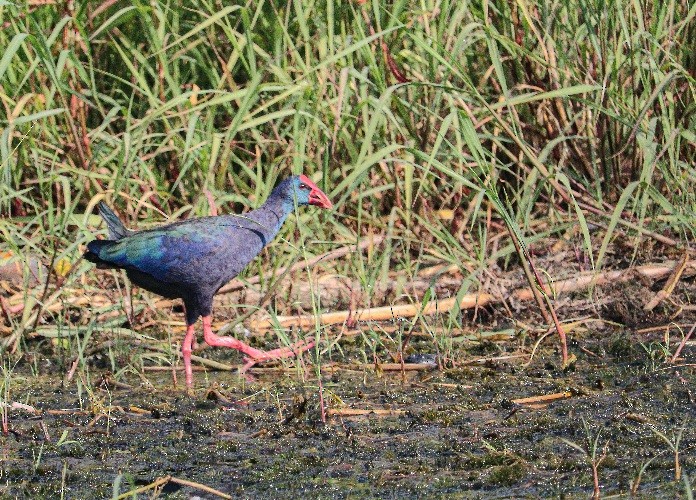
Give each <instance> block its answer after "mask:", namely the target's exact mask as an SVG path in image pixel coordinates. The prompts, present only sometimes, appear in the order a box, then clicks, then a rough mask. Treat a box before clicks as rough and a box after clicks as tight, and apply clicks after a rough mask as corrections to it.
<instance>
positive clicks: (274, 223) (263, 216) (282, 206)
mask: <svg viewBox="0 0 696 500" xmlns="http://www.w3.org/2000/svg"><path fill="white" fill-rule="evenodd" d="M294 208H295V207H294V204H293V203H288V201H287V200H284V199H282V198H280V197H278V198H276V197H274V196H271V197H270V198H269V199H268V200H267V201H266V203H264V204H263V205H262V206H261V207H259V208H257V209H256V210H254V211H252V212H249V213H248V214H247V215H248V216H249V217H250V218H252V219H254V220H255V221H256V222H258V223H259V224H260V225H261V226H262V227H263V228H264V229H265V231H264V232H265V233H266V236H267V238H268V241H270V240H271V239H272V238H273V237H275V235H276V234H278V231H280V228H281V226H282V225H283V222H285V219H287V218H288V215H290V212H292V211H293V209H294Z"/></svg>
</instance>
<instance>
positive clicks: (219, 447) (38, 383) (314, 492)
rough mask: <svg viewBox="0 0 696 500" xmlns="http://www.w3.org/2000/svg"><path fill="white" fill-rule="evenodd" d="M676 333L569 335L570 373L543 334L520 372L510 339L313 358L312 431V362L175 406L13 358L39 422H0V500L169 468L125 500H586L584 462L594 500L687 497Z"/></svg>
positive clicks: (144, 479) (98, 486) (13, 386)
mask: <svg viewBox="0 0 696 500" xmlns="http://www.w3.org/2000/svg"><path fill="white" fill-rule="evenodd" d="M675 338H676V335H675V333H674V331H673V332H672V344H670V346H668V348H667V349H666V346H665V344H664V333H663V332H657V333H653V334H638V333H636V332H635V331H632V330H629V329H622V330H609V329H605V330H603V331H593V332H585V333H584V334H582V335H578V336H575V337H574V339H573V342H571V351H572V352H573V353H574V354H575V355H576V356H577V362H576V363H575V364H574V365H573V366H572V367H571V368H570V369H567V370H561V369H560V368H559V366H558V356H557V354H556V352H555V349H554V344H555V340H554V339H553V338H552V337H549V338H547V340H546V341H544V344H543V345H544V348H543V349H542V350H541V351H540V352H538V353H537V355H536V356H535V358H534V360H533V361H532V363H531V364H529V366H525V365H524V363H526V362H527V361H528V356H527V357H524V358H510V359H507V360H506V359H500V357H501V356H506V355H510V354H513V353H514V352H513V349H515V348H518V347H519V346H520V345H522V344H524V342H523V341H522V340H520V339H518V340H512V341H510V340H507V341H506V342H489V341H485V342H466V343H462V344H461V345H460V346H458V347H457V348H456V349H455V350H454V351H452V353H451V354H453V355H455V357H456V358H458V359H460V360H475V359H488V361H482V362H474V363H471V364H468V365H464V364H462V363H460V364H459V365H458V366H450V367H445V368H444V369H440V368H437V367H432V368H428V369H422V368H423V367H419V368H420V369H418V370H411V371H403V372H400V371H395V372H387V371H383V370H379V369H377V370H375V369H374V367H373V366H371V365H362V367H361V368H356V366H358V365H353V369H337V367H336V365H333V366H329V365H327V364H326V361H325V360H324V361H323V362H324V363H325V365H324V367H323V368H322V371H321V382H322V384H321V385H322V387H323V392H322V394H323V401H324V408H325V410H326V412H327V413H328V415H327V421H326V423H324V422H322V418H321V416H322V405H321V400H320V397H319V395H320V389H319V384H318V380H319V379H318V378H317V376H316V366H315V365H313V364H311V363H307V364H306V365H305V367H306V370H304V371H303V370H302V368H301V367H300V368H289V369H286V370H284V371H279V370H274V369H266V370H265V371H262V370H257V371H256V373H257V375H256V378H255V380H253V381H248V380H247V379H245V378H244V377H242V376H240V375H238V374H235V373H225V372H209V373H207V374H204V373H202V372H196V373H195V376H196V383H197V390H196V393H195V395H194V396H193V397H191V396H188V395H186V394H185V392H184V391H183V390H181V389H174V388H172V380H171V375H170V374H168V373H153V372H145V373H144V374H140V375H137V374H125V375H123V376H122V377H120V379H119V381H120V382H122V383H125V384H128V386H129V387H125V386H112V387H110V388H109V387H104V386H103V385H102V384H100V383H98V382H97V381H96V380H98V379H99V376H100V374H101V373H102V372H100V371H99V370H98V369H97V368H96V367H93V368H92V369H91V371H90V376H91V380H93V381H94V382H93V383H92V384H89V383H82V382H85V380H84V374H82V379H81V378H80V376H81V375H80V374H79V373H78V375H77V376H76V378H75V379H74V380H73V381H72V382H70V383H67V384H66V383H64V382H63V380H62V375H60V374H58V373H57V371H56V370H54V369H51V368H40V367H41V366H44V365H45V363H47V360H44V361H39V362H36V361H35V362H34V363H28V362H20V363H19V364H18V365H17V366H16V367H15V369H14V371H13V372H12V374H11V379H10V380H9V387H10V394H9V397H8V398H6V400H8V401H15V402H19V403H23V404H26V405H30V406H32V407H34V408H35V409H36V410H39V411H40V413H39V414H33V413H31V412H30V411H28V410H27V409H26V408H12V409H10V410H9V412H8V427H9V431H10V432H9V434H8V435H6V436H0V460H1V465H0V497H2V498H61V497H63V498H111V497H112V495H114V492H116V493H117V494H119V493H124V492H128V491H132V490H134V489H136V488H139V487H143V486H146V485H148V484H150V483H152V482H153V481H156V480H157V479H158V478H160V477H163V476H169V475H171V476H173V477H175V478H178V479H185V480H188V481H192V482H194V483H197V485H192V486H187V485H182V484H180V483H174V482H168V483H166V484H165V485H164V486H163V488H162V489H160V490H158V491H156V490H153V489H150V490H148V491H146V492H144V493H142V494H141V495H140V496H138V498H147V497H150V496H152V495H153V494H159V495H161V496H162V497H165V498H192V497H195V496H198V497H200V498H215V496H214V494H212V493H210V492H206V491H203V490H202V489H200V486H199V485H205V486H208V487H211V488H215V489H217V490H220V491H222V492H225V493H226V494H228V495H232V496H233V497H235V498H300V497H301V496H302V495H311V497H312V498H404V497H407V498H416V497H426V496H427V497H428V498H502V497H516V498H525V497H526V498H536V497H567V498H586V497H587V496H588V495H590V494H591V493H592V490H593V476H592V455H593V453H594V454H595V457H596V459H600V458H601V463H599V467H598V477H599V484H600V487H601V492H602V495H611V494H624V495H626V494H629V492H630V491H631V488H632V487H633V488H634V489H635V490H636V491H637V493H638V494H639V495H643V496H644V497H646V498H651V497H655V496H667V497H670V498H674V497H675V496H677V497H683V498H686V494H685V488H686V485H688V478H687V479H685V478H684V475H685V474H686V475H687V476H688V477H696V448H695V447H696V431H694V429H693V425H692V420H693V419H692V416H693V414H694V410H695V409H696V403H695V401H694V394H693V386H694V381H695V377H696V373H695V371H694V363H693V362H694V360H693V357H694V356H693V351H694V347H693V346H691V345H687V347H686V348H685V350H684V352H683V356H682V359H681V360H679V361H678V362H676V363H669V362H667V360H666V350H668V349H671V351H672V352H673V351H674V348H675V343H674V342H675V341H674V339H675ZM431 348H432V341H430V342H424V341H420V342H418V341H416V340H414V341H413V342H412V345H411V347H410V349H411V350H413V351H416V352H418V351H420V352H426V353H427V351H428V349H431ZM226 355H227V356H230V357H234V356H235V355H234V354H226ZM345 355H346V358H349V357H350V353H349V352H348V351H346V354H345ZM426 359H427V358H426ZM421 361H422V360H421ZM37 366H38V367H39V369H38V371H39V372H40V374H37V368H36V367H37ZM46 366H48V365H46ZM342 366H344V367H345V365H342ZM76 380H77V381H78V382H76ZM80 380H82V382H79V381H80ZM145 380H147V381H149V383H151V384H152V385H148V384H146V383H144V381H145ZM6 382H7V379H6ZM211 387H212V388H213V389H214V390H213V391H212V392H207V391H206V388H211ZM563 393H565V395H563V396H559V399H556V400H548V401H543V400H541V401H537V402H536V403H534V402H532V403H528V404H524V403H523V404H518V403H515V402H514V400H516V399H519V398H525V397H533V396H541V395H548V394H563ZM6 396H7V394H6ZM354 410H377V412H376V413H369V412H363V413H362V414H358V415H355V414H354V413H359V412H355V411H354ZM677 440H678V443H677ZM675 448H676V450H677V452H676V453H675ZM676 457H678V461H679V465H680V467H681V469H682V472H681V477H680V478H679V479H676V476H677V475H678V474H677V472H676V471H675V458H676ZM641 469H644V471H643V472H641ZM636 481H638V483H636ZM134 497H135V496H130V497H129V498H134Z"/></svg>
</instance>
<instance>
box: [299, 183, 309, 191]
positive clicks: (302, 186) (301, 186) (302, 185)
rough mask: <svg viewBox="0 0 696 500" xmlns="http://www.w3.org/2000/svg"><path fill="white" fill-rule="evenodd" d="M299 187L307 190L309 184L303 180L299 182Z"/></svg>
mask: <svg viewBox="0 0 696 500" xmlns="http://www.w3.org/2000/svg"><path fill="white" fill-rule="evenodd" d="M300 189H306V190H307V191H309V186H308V185H307V184H305V183H304V182H303V183H301V184H300Z"/></svg>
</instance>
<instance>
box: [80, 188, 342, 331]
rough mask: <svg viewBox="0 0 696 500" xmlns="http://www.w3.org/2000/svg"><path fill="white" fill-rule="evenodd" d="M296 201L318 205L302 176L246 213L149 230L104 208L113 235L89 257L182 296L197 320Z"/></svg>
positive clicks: (91, 250)
mask: <svg viewBox="0 0 696 500" xmlns="http://www.w3.org/2000/svg"><path fill="white" fill-rule="evenodd" d="M322 194H323V193H322ZM324 197H325V195H324ZM295 202H297V204H298V205H306V204H310V203H312V204H319V202H315V201H313V200H312V199H311V198H310V192H309V189H306V184H305V183H303V182H302V181H300V177H299V176H298V177H290V178H288V179H286V180H284V181H283V182H282V183H280V184H279V185H278V186H277V187H276V188H275V189H274V190H273V192H272V193H271V195H270V196H269V198H268V200H267V201H266V203H264V205H263V206H261V207H260V208H258V209H256V210H253V211H251V212H248V213H246V214H244V215H221V216H216V217H203V218H198V219H190V220H186V221H181V222H175V223H173V224H168V225H166V226H162V227H159V228H155V229H150V230H146V231H130V230H128V229H126V228H125V226H124V225H123V224H122V223H121V222H120V220H119V219H118V217H117V216H116V215H115V214H114V213H113V212H112V211H111V210H110V209H108V207H106V206H105V205H104V207H106V208H105V209H104V208H102V207H101V206H100V213H101V214H102V217H104V219H105V221H106V222H107V227H108V229H109V236H110V237H111V238H112V239H110V240H94V241H92V242H90V243H89V244H88V245H87V249H88V251H87V252H86V253H85V257H86V258H87V259H88V260H90V261H92V262H95V263H97V264H98V265H99V266H100V267H114V268H121V269H125V270H126V273H127V275H128V277H129V278H130V279H131V281H133V282H134V283H135V284H137V285H139V286H141V287H143V288H145V289H147V290H149V291H151V292H154V293H157V294H159V295H162V296H164V297H167V298H181V299H183V301H184V304H185V306H186V313H187V314H186V315H187V318H186V319H187V323H188V324H192V323H194V322H195V321H196V319H197V318H198V317H199V316H201V315H202V316H207V315H209V314H210V312H211V308H212V302H213V296H214V295H215V293H216V292H217V291H218V290H219V289H220V288H221V287H222V286H223V285H224V284H225V283H227V282H228V281H230V280H231V279H232V278H234V277H235V276H237V274H239V273H240V272H241V271H242V270H243V269H244V268H245V267H246V266H247V264H249V262H251V261H252V260H253V259H254V257H256V256H257V255H258V254H259V253H260V252H261V250H262V249H263V248H264V247H265V246H266V245H267V244H268V243H269V242H270V241H271V240H272V239H273V238H274V237H275V236H276V234H277V233H278V231H279V230H280V227H281V226H282V224H283V222H284V221H285V219H286V218H287V216H288V215H289V214H290V212H291V211H292V210H293V208H294V207H295ZM326 202H327V203H329V204H330V202H328V199H326ZM322 203H323V201H322Z"/></svg>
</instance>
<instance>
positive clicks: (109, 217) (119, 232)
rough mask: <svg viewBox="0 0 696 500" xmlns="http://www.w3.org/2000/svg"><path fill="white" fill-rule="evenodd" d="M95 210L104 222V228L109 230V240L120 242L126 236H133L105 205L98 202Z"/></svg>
mask: <svg viewBox="0 0 696 500" xmlns="http://www.w3.org/2000/svg"><path fill="white" fill-rule="evenodd" d="M97 208H99V215H101V217H102V219H104V222H106V228H107V229H108V230H109V239H110V240H120V239H121V238H125V237H126V236H130V235H131V234H133V231H131V230H130V229H128V228H127V227H126V226H125V225H124V224H123V222H121V219H119V218H118V215H116V213H114V211H113V210H111V209H110V208H109V206H108V205H107V204H106V203H104V202H103V201H100V202H99V205H97Z"/></svg>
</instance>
